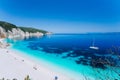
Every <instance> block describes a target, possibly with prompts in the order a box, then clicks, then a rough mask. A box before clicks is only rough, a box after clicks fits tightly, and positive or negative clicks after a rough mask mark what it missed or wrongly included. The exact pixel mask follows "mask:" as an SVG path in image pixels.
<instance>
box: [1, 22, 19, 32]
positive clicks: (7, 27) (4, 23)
mask: <svg viewBox="0 0 120 80" xmlns="http://www.w3.org/2000/svg"><path fill="white" fill-rule="evenodd" d="M0 26H1V27H2V28H4V29H5V30H6V31H8V30H10V31H11V30H12V28H17V26H16V25H14V24H11V23H8V22H4V21H0Z"/></svg>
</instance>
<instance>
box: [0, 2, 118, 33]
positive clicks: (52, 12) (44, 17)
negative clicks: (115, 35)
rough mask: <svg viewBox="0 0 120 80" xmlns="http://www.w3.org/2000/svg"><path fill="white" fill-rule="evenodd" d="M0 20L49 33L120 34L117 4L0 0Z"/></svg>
mask: <svg viewBox="0 0 120 80" xmlns="http://www.w3.org/2000/svg"><path fill="white" fill-rule="evenodd" d="M0 20H1V21H7V22H10V23H13V24H15V25H17V26H25V27H34V28H39V29H43V30H47V31H50V32H53V33H87V32H120V0H0Z"/></svg>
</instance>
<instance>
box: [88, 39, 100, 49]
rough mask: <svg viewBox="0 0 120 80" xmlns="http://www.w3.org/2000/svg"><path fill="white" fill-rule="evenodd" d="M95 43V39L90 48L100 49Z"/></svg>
mask: <svg viewBox="0 0 120 80" xmlns="http://www.w3.org/2000/svg"><path fill="white" fill-rule="evenodd" d="M94 44H95V41H93V43H92V46H90V47H89V48H90V49H95V50H98V49H99V47H96V46H94Z"/></svg>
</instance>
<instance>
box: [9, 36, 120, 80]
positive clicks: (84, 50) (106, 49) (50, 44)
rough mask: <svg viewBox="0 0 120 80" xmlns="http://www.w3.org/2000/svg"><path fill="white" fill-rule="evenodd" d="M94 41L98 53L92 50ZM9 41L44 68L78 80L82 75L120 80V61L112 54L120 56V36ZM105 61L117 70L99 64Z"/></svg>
mask: <svg viewBox="0 0 120 80" xmlns="http://www.w3.org/2000/svg"><path fill="white" fill-rule="evenodd" d="M93 40H94V43H95V44H94V45H95V46H97V47H99V50H93V49H90V48H89V47H90V46H91V45H92V42H93ZM8 42H10V43H12V44H13V46H12V48H13V49H16V50H18V51H22V52H24V53H22V54H25V55H28V56H30V57H33V58H35V59H37V61H43V62H45V64H44V65H46V66H49V68H50V69H53V70H55V71H57V72H60V73H63V74H66V75H68V76H70V77H73V78H74V77H78V78H79V79H78V80H81V79H80V77H79V76H80V75H83V76H87V77H89V78H90V77H92V78H94V80H107V79H108V80H115V79H116V80H119V79H120V75H118V73H120V58H118V57H117V56H116V55H113V54H111V52H112V51H113V52H115V53H117V54H120V53H119V49H118V48H119V46H120V35H119V34H69V35H68V34H59V35H58V34H56V35H50V36H43V37H41V38H36V37H32V38H28V39H24V40H17V41H12V40H8ZM106 59H107V60H108V61H109V62H112V63H113V64H111V65H114V67H113V66H112V67H111V66H110V65H107V64H101V63H99V61H100V60H103V61H106ZM93 63H94V64H93ZM116 72H117V73H116Z"/></svg>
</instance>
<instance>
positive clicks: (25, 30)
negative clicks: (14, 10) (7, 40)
mask: <svg viewBox="0 0 120 80" xmlns="http://www.w3.org/2000/svg"><path fill="white" fill-rule="evenodd" d="M19 28H20V29H21V30H23V31H24V32H32V33H35V32H41V33H44V34H45V33H47V31H45V30H40V29H35V28H30V27H19Z"/></svg>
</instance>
